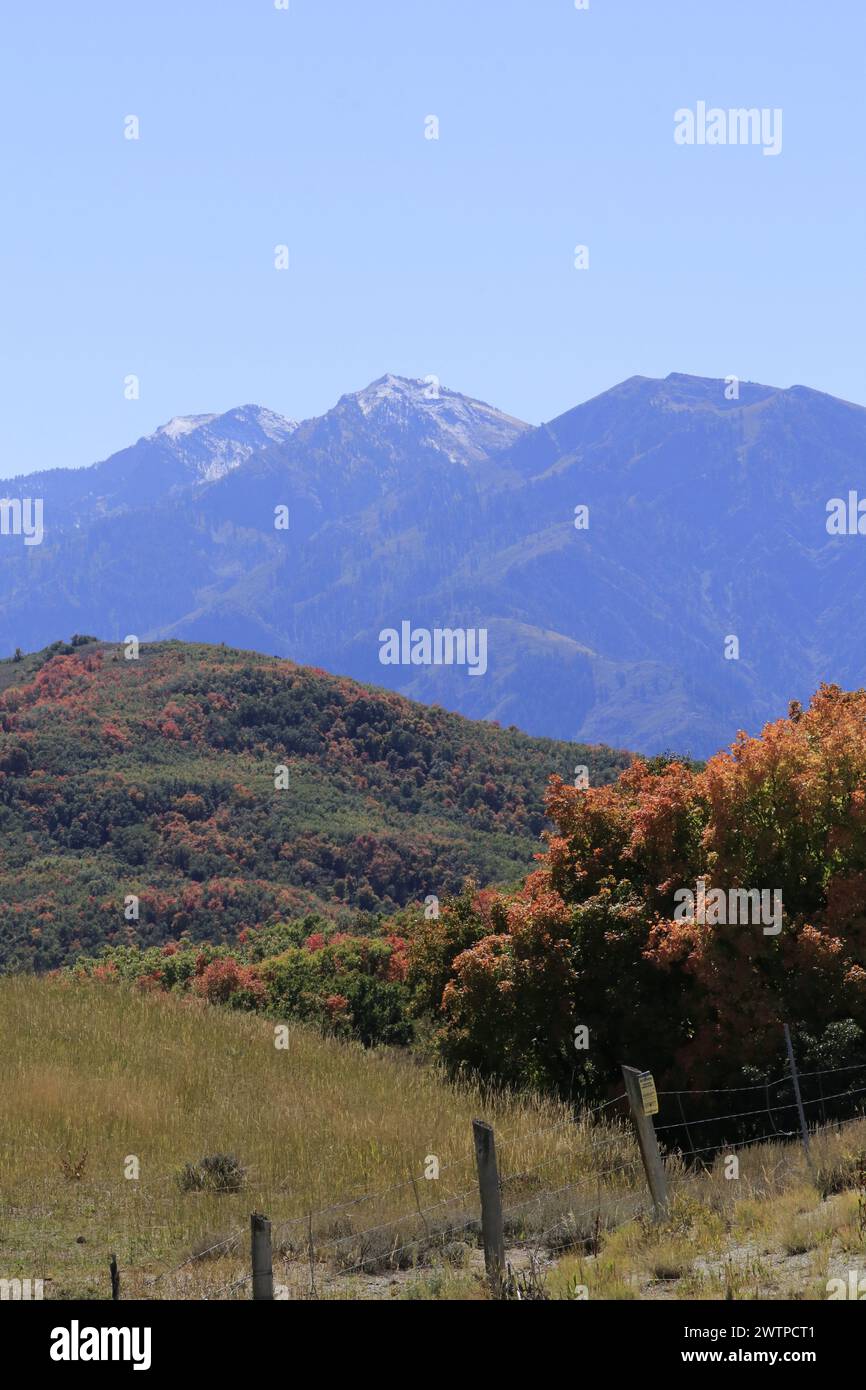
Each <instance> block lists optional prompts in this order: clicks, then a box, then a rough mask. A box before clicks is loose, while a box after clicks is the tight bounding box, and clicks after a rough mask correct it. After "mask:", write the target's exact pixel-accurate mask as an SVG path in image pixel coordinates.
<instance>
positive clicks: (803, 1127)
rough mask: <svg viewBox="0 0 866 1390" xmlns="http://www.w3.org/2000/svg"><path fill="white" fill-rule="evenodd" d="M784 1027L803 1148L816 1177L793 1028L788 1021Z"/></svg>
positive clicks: (812, 1172)
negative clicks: (795, 1057) (792, 1033)
mask: <svg viewBox="0 0 866 1390" xmlns="http://www.w3.org/2000/svg"><path fill="white" fill-rule="evenodd" d="M782 1027H783V1028H784V1030H785V1046H786V1048H787V1049H788V1065H789V1067H790V1068H791V1080H792V1081H793V1083H794V1099H795V1100H796V1102H797V1113H798V1115H799V1116H800V1138H801V1139H802V1140H803V1148H804V1150H805V1153H806V1162H807V1163H808V1165H809V1172H810V1173H811V1174H812V1176H813V1177H814V1173H815V1170H814V1168H813V1167H812V1154H811V1152H810V1150H809V1126H808V1125H807V1124H806V1112H805V1110H804V1109H803V1097H802V1096H801V1095H800V1076H799V1073H798V1071H797V1063H796V1061H795V1060H794V1044H793V1043H792V1042H791V1030H790V1028H789V1027H788V1025H787V1023H783V1024H782Z"/></svg>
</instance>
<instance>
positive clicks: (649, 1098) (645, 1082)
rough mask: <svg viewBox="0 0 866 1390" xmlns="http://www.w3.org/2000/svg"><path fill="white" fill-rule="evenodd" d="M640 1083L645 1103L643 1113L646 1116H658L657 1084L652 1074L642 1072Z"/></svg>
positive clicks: (639, 1078) (642, 1098)
mask: <svg viewBox="0 0 866 1390" xmlns="http://www.w3.org/2000/svg"><path fill="white" fill-rule="evenodd" d="M638 1083H639V1085H640V1095H641V1100H642V1101H643V1113H644V1114H645V1115H657V1114H658V1113H659V1098H658V1095H657V1094H656V1083H655V1082H654V1081H653V1074H652V1072H651V1071H642V1072H641V1074H640V1076H639V1077H638Z"/></svg>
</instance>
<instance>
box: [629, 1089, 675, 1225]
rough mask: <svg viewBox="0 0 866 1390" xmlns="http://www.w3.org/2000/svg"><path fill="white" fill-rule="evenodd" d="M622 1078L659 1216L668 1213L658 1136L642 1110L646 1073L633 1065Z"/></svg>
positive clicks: (657, 1215) (657, 1216) (665, 1179)
mask: <svg viewBox="0 0 866 1390" xmlns="http://www.w3.org/2000/svg"><path fill="white" fill-rule="evenodd" d="M622 1075H623V1080H624V1081H625V1089H626V1094H627V1095H628V1103H629V1105H630V1107H631V1115H632V1119H633V1120H634V1127H635V1129H636V1130H637V1142H638V1144H639V1145H640V1156H641V1158H642V1159H643V1166H644V1169H645V1171H646V1177H647V1182H648V1183H649V1190H650V1193H651V1194H652V1199H653V1206H654V1207H655V1214H656V1220H657V1221H658V1220H660V1219H661V1218H662V1217H663V1216H665V1215H667V1209H668V1184H667V1178H666V1177H665V1169H664V1164H663V1163H662V1156H661V1154H660V1153H659V1146H658V1140H657V1139H656V1132H655V1126H654V1125H653V1122H652V1118H651V1116H649V1115H647V1114H646V1113H645V1111H644V1103H643V1095H642V1092H641V1086H640V1078H641V1076H642V1075H645V1073H643V1072H640V1071H638V1070H637V1068H636V1067H627V1066H625V1065H623V1068H622Z"/></svg>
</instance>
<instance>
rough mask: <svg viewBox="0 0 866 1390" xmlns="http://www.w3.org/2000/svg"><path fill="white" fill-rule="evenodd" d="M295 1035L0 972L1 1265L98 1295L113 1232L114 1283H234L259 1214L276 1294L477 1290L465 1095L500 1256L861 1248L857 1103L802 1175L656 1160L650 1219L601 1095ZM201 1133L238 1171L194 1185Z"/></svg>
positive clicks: (49, 1285) (799, 1286) (672, 1261)
mask: <svg viewBox="0 0 866 1390" xmlns="http://www.w3.org/2000/svg"><path fill="white" fill-rule="evenodd" d="M288 1035H289V1047H288V1049H287V1050H278V1049H277V1048H275V1046H274V1025H273V1023H272V1022H269V1021H267V1020H265V1019H263V1018H261V1017H258V1016H252V1015H250V1016H248V1015H241V1014H237V1013H230V1012H228V1011H224V1010H221V1009H217V1008H213V1007H211V1006H209V1005H206V1004H204V1003H203V1002H202V1001H200V1000H197V999H193V998H180V997H176V996H167V995H162V994H153V995H150V994H142V993H140V992H137V991H134V990H131V989H127V988H125V987H122V986H119V985H96V984H93V985H72V984H69V983H66V982H63V981H59V980H45V979H42V980H39V979H34V978H32V977H12V978H9V977H6V978H2V979H0V1047H2V1056H3V1059H4V1065H3V1068H2V1073H0V1247H2V1250H3V1252H4V1253H3V1257H2V1263H3V1268H0V1277H5V1278H16V1277H17V1278H22V1279H24V1278H31V1279H33V1278H42V1279H44V1280H46V1281H47V1282H46V1285H45V1288H46V1296H47V1297H52V1298H70V1297H84V1298H106V1297H108V1294H109V1279H108V1258H109V1255H110V1253H111V1252H112V1251H116V1252H117V1256H118V1261H119V1264H120V1269H121V1276H122V1280H123V1294H124V1296H126V1297H144V1298H204V1297H219V1298H237V1299H246V1298H248V1297H249V1283H248V1278H247V1277H248V1273H249V1257H248V1228H249V1214H250V1212H251V1211H253V1210H257V1211H263V1212H265V1213H266V1214H267V1215H268V1216H270V1218H271V1220H272V1223H273V1230H274V1251H275V1262H274V1268H275V1277H276V1279H277V1281H278V1283H279V1284H281V1285H283V1286H284V1289H285V1292H286V1295H287V1296H288V1297H291V1298H304V1297H309V1296H311V1295H313V1296H315V1297H317V1298H324V1299H359V1298H392V1299H393V1298H396V1299H432V1298H442V1299H478V1298H485V1297H487V1296H488V1291H487V1288H486V1285H485V1282H484V1277H483V1257H482V1253H481V1251H480V1249H479V1241H478V1219H477V1218H478V1197H477V1185H476V1174H475V1160H474V1153H473V1146H472V1135H471V1120H472V1119H473V1117H476V1116H480V1117H484V1118H486V1119H487V1120H489V1121H490V1122H491V1123H492V1124H493V1125H494V1127H495V1132H496V1144H497V1152H498V1157H499V1166H500V1177H501V1182H502V1200H503V1208H504V1212H505V1226H506V1244H507V1247H508V1257H509V1262H510V1263H511V1264H512V1265H513V1266H514V1268H515V1270H516V1271H518V1272H519V1271H521V1270H523V1271H526V1270H527V1269H528V1268H530V1267H531V1268H533V1269H540V1270H541V1278H542V1282H543V1284H544V1285H545V1287H546V1292H547V1295H548V1296H549V1297H552V1298H558V1299H577V1298H582V1297H584V1296H585V1295H586V1294H588V1296H589V1298H590V1299H598V1298H603V1299H629V1298H735V1299H742V1298H746V1299H754V1298H761V1299H765V1298H784V1297H791V1298H799V1299H808V1298H825V1297H826V1296H827V1295H826V1284H827V1279H828V1277H831V1276H838V1275H840V1274H841V1275H842V1276H843V1277H845V1275H846V1272H847V1270H848V1269H849V1268H855V1269H858V1270H862V1269H866V1192H864V1190H863V1163H864V1157H866V1121H862V1122H859V1123H857V1124H852V1125H849V1126H847V1127H845V1128H844V1129H841V1130H833V1129H827V1130H825V1131H823V1132H821V1133H819V1134H817V1135H816V1136H815V1137H814V1140H813V1144H812V1151H813V1156H814V1159H815V1169H814V1172H810V1170H809V1168H808V1166H807V1164H806V1161H805V1158H804V1155H803V1152H802V1149H801V1148H800V1146H799V1145H798V1144H796V1143H784V1142H780V1143H772V1144H760V1145H755V1146H753V1147H750V1148H745V1149H743V1150H742V1151H741V1152H740V1154H739V1160H740V1167H739V1177H738V1178H737V1179H728V1178H726V1177H725V1172H726V1163H725V1156H724V1154H722V1155H719V1157H718V1158H717V1159H716V1161H715V1162H714V1164H713V1165H712V1167H711V1168H709V1169H708V1170H707V1171H703V1172H697V1171H691V1172H687V1171H686V1170H685V1168H684V1166H683V1165H682V1163H681V1162H678V1161H677V1160H668V1163H667V1168H668V1177H669V1185H670V1192H671V1203H670V1211H669V1215H668V1217H667V1219H666V1220H665V1221H663V1222H660V1223H656V1222H654V1221H653V1220H652V1218H651V1213H650V1211H649V1204H648V1198H647V1194H646V1188H645V1184H644V1179H643V1172H642V1168H641V1165H640V1160H639V1157H638V1154H637V1150H636V1145H635V1143H634V1140H633V1138H632V1135H631V1132H630V1130H629V1129H628V1128H627V1126H625V1124H624V1123H623V1122H621V1121H610V1120H608V1119H606V1116H607V1115H609V1114H610V1112H609V1111H605V1112H604V1113H603V1115H602V1116H600V1117H599V1118H598V1121H597V1122H595V1123H593V1122H592V1120H591V1119H589V1118H587V1119H584V1120H582V1121H580V1122H578V1123H575V1122H574V1120H573V1118H572V1116H571V1114H570V1112H569V1111H568V1109H567V1108H566V1107H563V1106H561V1105H558V1104H557V1103H555V1102H552V1101H548V1100H542V1099H536V1098H532V1097H515V1096H509V1095H507V1094H488V1095H482V1094H480V1093H479V1092H478V1091H477V1090H476V1089H473V1088H471V1087H454V1086H451V1085H449V1084H448V1083H447V1082H446V1080H445V1079H444V1078H443V1077H442V1076H441V1075H439V1074H438V1073H437V1072H435V1071H434V1070H432V1069H431V1068H429V1067H427V1066H423V1065H420V1064H419V1063H417V1062H415V1061H413V1060H412V1059H411V1058H410V1057H408V1056H407V1055H406V1054H403V1053H398V1052H392V1051H384V1052H371V1051H364V1050H363V1049H362V1048H361V1047H360V1046H356V1045H352V1044H344V1043H338V1042H336V1041H334V1040H332V1039H327V1038H323V1037H321V1036H320V1035H319V1034H317V1033H316V1032H314V1031H313V1030H311V1029H309V1028H306V1027H303V1026H301V1025H289V1028H288ZM213 1153H231V1154H235V1155H236V1156H237V1158H238V1159H239V1160H240V1162H241V1163H242V1164H243V1166H244V1168H245V1170H246V1177H245V1183H244V1186H243V1189H242V1190H241V1191H240V1192H236V1193H224V1194H218V1193H213V1192H183V1191H182V1190H181V1188H180V1186H179V1184H178V1181H177V1176H178V1173H179V1171H180V1169H181V1168H182V1167H183V1165H184V1164H186V1163H189V1162H193V1163H194V1162H196V1161H197V1160H199V1159H200V1158H201V1157H202V1156H203V1155H205V1154H213ZM430 1156H435V1157H436V1158H437V1159H438V1162H439V1165H440V1175H439V1178H438V1179H435V1180H428V1179H427V1178H425V1176H424V1174H425V1166H427V1165H428V1159H429V1157H430ZM131 1158H135V1159H137V1161H138V1163H139V1165H140V1172H139V1176H138V1178H137V1179H129V1178H127V1177H126V1176H125V1170H126V1169H127V1167H128V1165H129V1160H130V1159H131ZM419 1208H420V1211H419ZM311 1237H312V1240H311ZM558 1255H561V1256H562V1258H560V1259H558V1260H557V1259H556V1257H557V1256H558Z"/></svg>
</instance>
